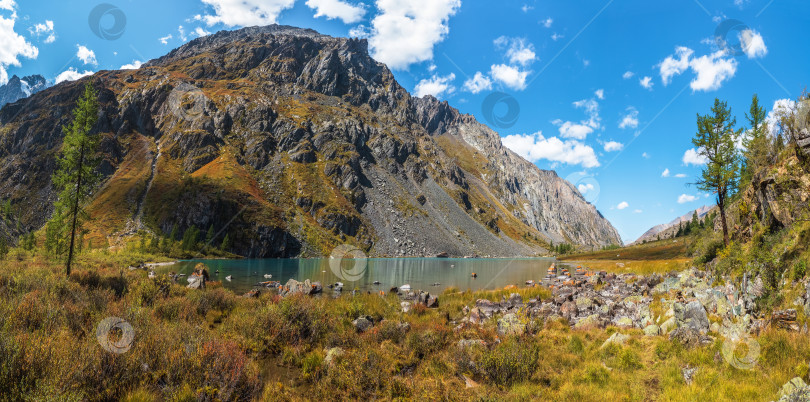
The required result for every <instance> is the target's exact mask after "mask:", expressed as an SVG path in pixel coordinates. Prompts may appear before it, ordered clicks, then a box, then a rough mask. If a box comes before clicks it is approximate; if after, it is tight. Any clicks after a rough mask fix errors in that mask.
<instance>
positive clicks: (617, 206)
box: [616, 201, 630, 210]
mask: <svg viewBox="0 0 810 402" xmlns="http://www.w3.org/2000/svg"><path fill="white" fill-rule="evenodd" d="M629 206H630V204H628V203H627V201H622V202H620V203H619V205H616V209H618V210H622V209H626V208H627V207H629Z"/></svg>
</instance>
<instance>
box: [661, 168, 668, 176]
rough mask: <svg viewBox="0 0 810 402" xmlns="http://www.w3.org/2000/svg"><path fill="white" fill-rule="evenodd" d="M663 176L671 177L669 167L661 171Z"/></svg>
mask: <svg viewBox="0 0 810 402" xmlns="http://www.w3.org/2000/svg"><path fill="white" fill-rule="evenodd" d="M661 177H669V169H664V171H663V172H662V173H661Z"/></svg>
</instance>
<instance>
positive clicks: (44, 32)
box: [28, 20, 56, 43]
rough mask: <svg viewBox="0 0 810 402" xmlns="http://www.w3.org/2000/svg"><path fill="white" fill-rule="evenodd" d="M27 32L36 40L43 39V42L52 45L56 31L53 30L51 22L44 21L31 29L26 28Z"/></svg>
mask: <svg viewBox="0 0 810 402" xmlns="http://www.w3.org/2000/svg"><path fill="white" fill-rule="evenodd" d="M28 32H31V35H33V36H36V37H37V38H41V37H43V36H44V37H45V40H43V42H45V43H53V42H54V41H56V31H54V29H53V21H50V20H45V22H44V23H41V24H35V25H34V26H33V27H31V28H28Z"/></svg>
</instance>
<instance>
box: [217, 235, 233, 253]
mask: <svg viewBox="0 0 810 402" xmlns="http://www.w3.org/2000/svg"><path fill="white" fill-rule="evenodd" d="M230 248H231V237H230V236H229V235H228V234H227V233H226V234H225V237H224V238H223V239H222V244H220V245H219V249H220V250H222V251H228V250H229V249H230Z"/></svg>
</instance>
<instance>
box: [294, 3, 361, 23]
mask: <svg viewBox="0 0 810 402" xmlns="http://www.w3.org/2000/svg"><path fill="white" fill-rule="evenodd" d="M307 6H309V8H311V9H314V10H315V18H318V17H326V18H327V19H330V20H332V19H336V18H339V19H341V20H343V23H345V24H354V23H356V22H360V21H361V20H362V19H363V16H364V15H366V9H365V8H363V7H362V4H361V5H353V4H349V3H346V2H344V1H340V0H307Z"/></svg>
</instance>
